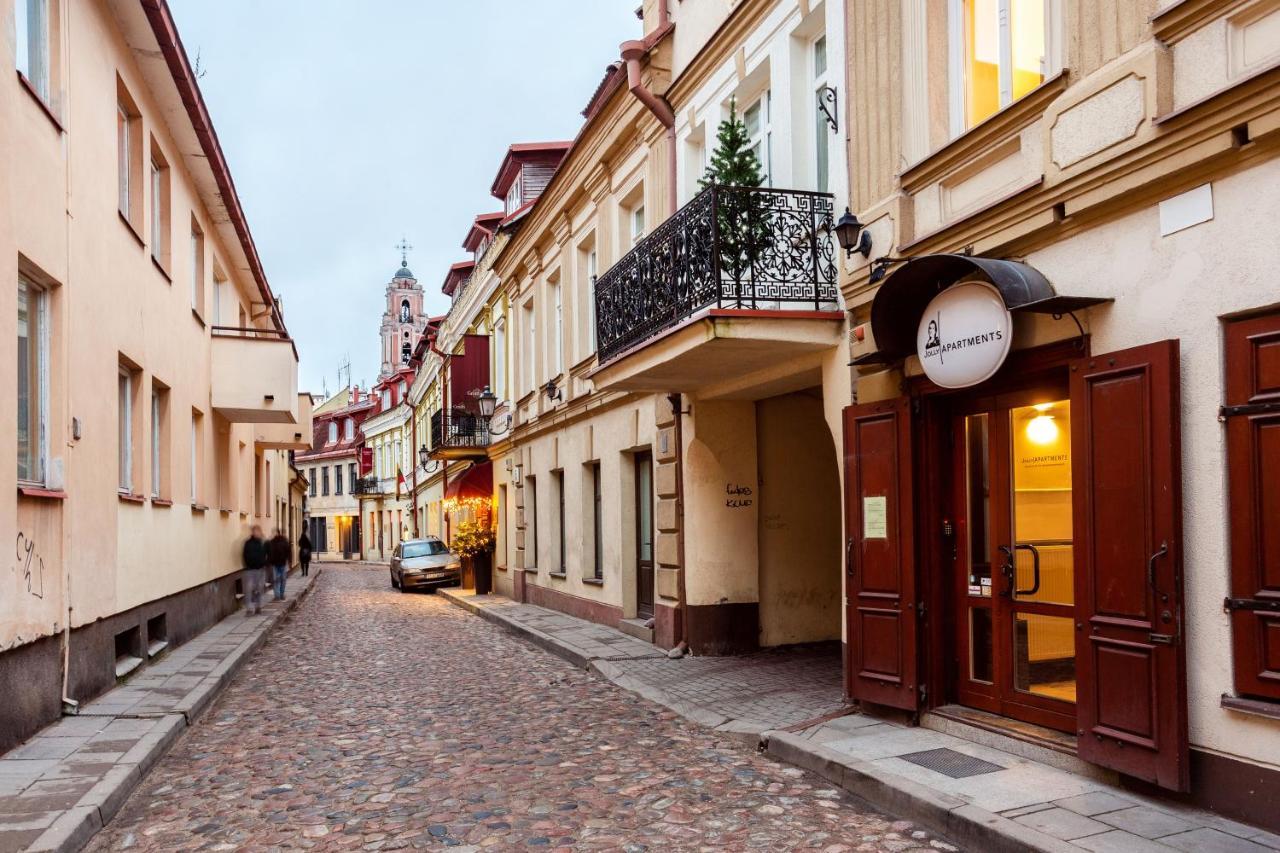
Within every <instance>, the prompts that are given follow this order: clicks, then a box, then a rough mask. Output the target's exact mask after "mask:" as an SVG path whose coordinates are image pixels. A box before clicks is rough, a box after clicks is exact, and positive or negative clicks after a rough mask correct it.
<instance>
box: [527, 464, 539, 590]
mask: <svg viewBox="0 0 1280 853" xmlns="http://www.w3.org/2000/svg"><path fill="white" fill-rule="evenodd" d="M524 526H525V530H526V533H527V535H526V538H525V544H524V555H525V556H524V564H525V567H526V568H534V567H535V566H537V565H538V478H537V477H525V478H524Z"/></svg>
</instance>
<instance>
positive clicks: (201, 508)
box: [191, 504, 209, 514]
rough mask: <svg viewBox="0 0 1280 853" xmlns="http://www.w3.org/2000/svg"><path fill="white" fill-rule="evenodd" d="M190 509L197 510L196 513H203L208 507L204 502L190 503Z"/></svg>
mask: <svg viewBox="0 0 1280 853" xmlns="http://www.w3.org/2000/svg"><path fill="white" fill-rule="evenodd" d="M191 511H192V512H198V513H201V514H203V513H206V512H208V511H209V508H208V507H207V506H205V505H204V504H192V505H191Z"/></svg>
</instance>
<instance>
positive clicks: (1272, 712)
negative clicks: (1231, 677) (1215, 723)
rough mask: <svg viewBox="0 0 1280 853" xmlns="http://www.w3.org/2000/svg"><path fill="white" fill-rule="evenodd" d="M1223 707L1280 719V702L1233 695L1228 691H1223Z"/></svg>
mask: <svg viewBox="0 0 1280 853" xmlns="http://www.w3.org/2000/svg"><path fill="white" fill-rule="evenodd" d="M1222 707H1224V708H1226V709H1227V710H1229V711H1239V712H1241V713H1242V714H1253V715H1255V716H1258V717H1267V718H1269V719H1272V720H1280V702H1267V701H1265V700H1262V699H1245V698H1243V697H1240V696H1231V695H1229V694H1227V693H1223V694H1222Z"/></svg>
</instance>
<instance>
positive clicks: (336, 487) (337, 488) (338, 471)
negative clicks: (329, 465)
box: [333, 465, 342, 495]
mask: <svg viewBox="0 0 1280 853" xmlns="http://www.w3.org/2000/svg"><path fill="white" fill-rule="evenodd" d="M333 493H334V494H335V495H340V494H342V466H341V465H334V466H333Z"/></svg>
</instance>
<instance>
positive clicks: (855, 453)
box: [844, 397, 919, 710]
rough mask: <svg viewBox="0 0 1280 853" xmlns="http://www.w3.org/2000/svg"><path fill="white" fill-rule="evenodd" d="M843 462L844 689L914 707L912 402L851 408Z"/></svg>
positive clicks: (847, 414)
mask: <svg viewBox="0 0 1280 853" xmlns="http://www.w3.org/2000/svg"><path fill="white" fill-rule="evenodd" d="M844 464H845V536H846V547H845V630H846V638H847V643H846V647H845V649H846V652H845V692H846V693H848V695H849V697H850V698H852V699H857V700H859V701H866V702H874V703H876V704H880V705H887V706H890V707H893V708H903V709H906V710H915V709H916V708H917V706H918V704H919V692H918V689H917V683H918V679H917V651H916V591H915V587H916V584H915V558H914V547H913V536H914V525H913V520H914V515H915V508H914V505H913V502H912V488H911V403H910V400H909V399H908V398H906V397H901V398H898V399H895V400H888V401H885V402H882V403H867V404H864V405H859V406H850V407H848V408H846V409H845V410H844Z"/></svg>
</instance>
